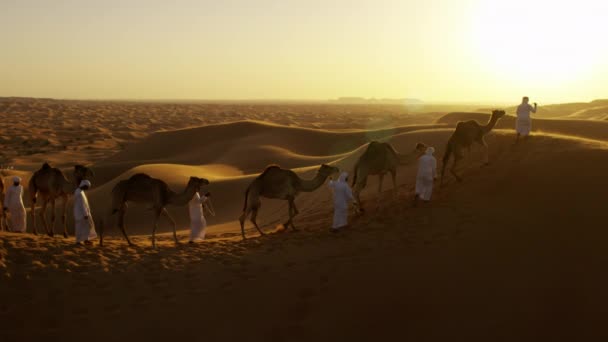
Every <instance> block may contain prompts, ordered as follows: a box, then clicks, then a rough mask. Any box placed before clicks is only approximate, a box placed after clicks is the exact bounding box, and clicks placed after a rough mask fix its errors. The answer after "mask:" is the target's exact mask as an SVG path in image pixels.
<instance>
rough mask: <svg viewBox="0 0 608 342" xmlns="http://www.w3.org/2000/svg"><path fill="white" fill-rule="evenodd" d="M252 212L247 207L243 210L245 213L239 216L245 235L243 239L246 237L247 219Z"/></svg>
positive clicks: (242, 231) (242, 232)
mask: <svg viewBox="0 0 608 342" xmlns="http://www.w3.org/2000/svg"><path fill="white" fill-rule="evenodd" d="M250 212H251V209H249V208H246V209H245V210H243V213H242V214H241V216H240V217H239V222H240V223H241V234H242V235H243V240H245V239H246V238H245V220H246V219H247V217H248V216H249V213H250Z"/></svg>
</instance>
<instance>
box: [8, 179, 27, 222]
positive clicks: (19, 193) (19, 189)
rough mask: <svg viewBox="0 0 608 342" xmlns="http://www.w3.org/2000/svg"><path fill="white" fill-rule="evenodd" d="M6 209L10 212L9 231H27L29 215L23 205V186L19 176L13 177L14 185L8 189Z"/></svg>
mask: <svg viewBox="0 0 608 342" xmlns="http://www.w3.org/2000/svg"><path fill="white" fill-rule="evenodd" d="M4 211H5V212H6V211H8V212H9V213H10V225H9V231H11V232H18V233H25V229H26V227H27V215H26V214H25V206H24V205H23V186H22V185H21V178H19V177H13V185H11V186H10V187H9V188H8V189H7V190H6V194H5V196H4Z"/></svg>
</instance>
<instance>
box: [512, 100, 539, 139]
mask: <svg viewBox="0 0 608 342" xmlns="http://www.w3.org/2000/svg"><path fill="white" fill-rule="evenodd" d="M529 101H530V99H529V98H528V97H527V96H524V98H523V99H522V100H521V104H520V105H519V106H517V121H516V124H515V130H516V131H517V138H516V139H515V143H517V142H518V141H519V137H520V136H522V135H523V136H524V138H525V139H527V138H528V137H529V136H530V131H531V130H532V118H531V117H530V113H536V108H537V104H536V102H534V107H532V106H531V105H530V104H529V103H528V102H529Z"/></svg>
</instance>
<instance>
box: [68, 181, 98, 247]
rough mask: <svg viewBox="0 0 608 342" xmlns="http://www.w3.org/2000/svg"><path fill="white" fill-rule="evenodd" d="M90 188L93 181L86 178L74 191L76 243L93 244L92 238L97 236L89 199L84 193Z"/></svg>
mask: <svg viewBox="0 0 608 342" xmlns="http://www.w3.org/2000/svg"><path fill="white" fill-rule="evenodd" d="M89 188H91V182H89V181H88V180H86V179H85V180H83V181H82V182H80V187H78V189H76V191H74V235H75V236H76V244H81V243H83V242H84V243H85V244H91V243H92V241H91V240H92V239H95V238H96V237H97V233H96V232H95V223H94V222H93V217H92V216H91V208H90V207H89V200H88V199H87V195H86V194H85V193H84V192H85V190H88V189H89Z"/></svg>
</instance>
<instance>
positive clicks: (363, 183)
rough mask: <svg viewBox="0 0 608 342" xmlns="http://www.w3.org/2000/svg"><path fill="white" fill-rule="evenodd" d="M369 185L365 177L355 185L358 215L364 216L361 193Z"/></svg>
mask: <svg viewBox="0 0 608 342" xmlns="http://www.w3.org/2000/svg"><path fill="white" fill-rule="evenodd" d="M366 185H367V177H363V178H361V181H360V182H357V183H356V184H355V190H354V197H355V201H357V203H356V206H357V213H359V214H362V213H363V212H364V210H363V205H362V204H361V197H360V196H361V191H363V189H364V188H365V186H366Z"/></svg>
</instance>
